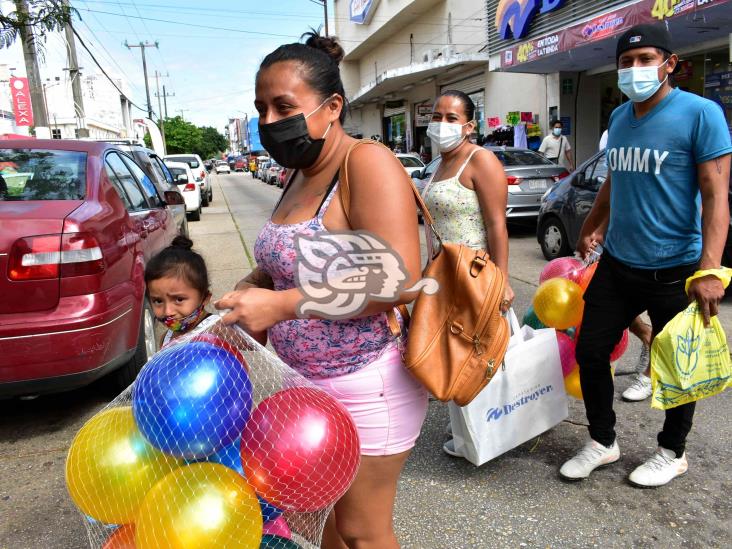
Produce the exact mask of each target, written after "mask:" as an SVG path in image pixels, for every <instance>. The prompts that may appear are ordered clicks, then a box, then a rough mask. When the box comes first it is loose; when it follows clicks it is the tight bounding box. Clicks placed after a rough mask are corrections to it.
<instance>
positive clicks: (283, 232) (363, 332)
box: [254, 179, 394, 378]
mask: <svg viewBox="0 0 732 549" xmlns="http://www.w3.org/2000/svg"><path fill="white" fill-rule="evenodd" d="M288 188H289V185H288V186H286V187H285V191H284V192H287V189H288ZM337 190H338V183H337V179H334V180H333V183H332V184H331V187H330V189H329V192H328V193H327V195H326V197H325V199H324V200H323V203H322V204H321V205H320V207H319V208H318V211H317V213H316V215H315V217H313V218H312V219H308V220H306V221H301V222H299V223H292V224H277V223H272V220H271V219H270V220H269V221H267V223H266V224H265V225H264V227H263V228H262V230H261V232H260V233H259V236H258V237H257V240H256V243H255V245H254V257H255V259H256V261H257V266H258V267H259V268H260V269H262V270H263V271H264V272H266V273H267V274H268V275H269V276H270V277H271V278H272V281H273V282H274V288H275V290H288V289H291V288H294V287H295V270H296V268H297V266H296V257H297V251H296V249H295V236H296V235H303V236H312V235H314V234H315V233H320V232H327V229H326V228H325V226H324V225H323V215H324V214H325V211H326V209H327V208H328V205H329V204H330V202H331V200H333V197H334V196H335V195H336V193H337ZM284 192H283V194H284ZM280 200H281V199H280ZM275 209H276V207H275ZM267 335H268V336H269V339H270V341H271V343H272V346H273V347H274V349H275V351H276V352H277V355H278V356H279V357H280V358H281V359H282V360H283V361H284V362H285V363H286V364H287V365H288V366H290V368H292V369H294V370H296V371H297V372H298V373H300V374H301V375H303V376H304V377H307V378H327V377H336V376H341V375H345V374H349V373H352V372H355V371H357V370H360V369H361V368H363V367H364V366H366V365H368V364H370V363H371V362H373V361H374V360H376V359H377V358H379V357H380V356H381V355H382V353H383V352H384V351H385V350H386V349H387V348H388V347H390V346H391V344H392V343H394V336H393V335H392V333H391V331H390V330H389V325H388V322H387V318H386V313H380V314H377V315H372V316H368V317H362V318H353V319H342V320H327V319H304V318H302V319H301V318H298V319H295V320H285V321H283V322H278V323H277V324H275V325H274V326H272V327H271V328H270V329H269V330H268V332H267Z"/></svg>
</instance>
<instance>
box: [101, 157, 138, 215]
mask: <svg viewBox="0 0 732 549" xmlns="http://www.w3.org/2000/svg"><path fill="white" fill-rule="evenodd" d="M105 168H106V170H107V175H108V176H109V179H110V180H112V183H113V184H114V185H115V187H116V188H117V192H119V191H120V188H121V189H123V190H124V194H125V195H127V200H126V201H125V200H124V198H123V199H122V200H123V202H125V206H126V207H127V209H128V210H130V211H138V210H144V209H145V208H147V202H146V201H145V195H143V194H142V189H141V188H140V186H139V185H138V184H137V181H136V180H135V177H134V176H133V175H132V172H131V171H130V169H129V168H128V167H127V164H125V162H124V161H123V160H122V158H121V157H120V156H119V155H118V154H117V153H109V154H108V155H107V158H106V159H105ZM114 180H116V184H115V181H114ZM121 194H122V193H120V195H121Z"/></svg>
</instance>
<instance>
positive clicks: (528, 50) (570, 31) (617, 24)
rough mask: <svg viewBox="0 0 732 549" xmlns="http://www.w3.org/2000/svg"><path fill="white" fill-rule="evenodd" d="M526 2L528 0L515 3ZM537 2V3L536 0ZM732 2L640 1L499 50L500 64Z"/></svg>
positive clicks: (533, 58)
mask: <svg viewBox="0 0 732 549" xmlns="http://www.w3.org/2000/svg"><path fill="white" fill-rule="evenodd" d="M518 3H520V4H521V5H529V4H528V3H527V2H523V1H522V2H518ZM537 3H540V2H537ZM726 3H732V0H696V3H695V2H693V1H687V0H639V1H638V2H637V3H635V4H630V5H628V6H626V7H625V8H622V9H617V10H614V11H612V12H609V13H604V14H602V15H600V16H598V17H595V18H594V19H591V20H590V21H586V22H584V23H579V24H577V25H574V26H570V27H569V28H567V29H564V30H562V31H559V32H556V33H554V34H548V35H546V36H542V37H540V38H536V39H533V40H528V41H526V42H523V43H521V44H518V45H517V46H513V47H511V48H509V49H507V50H505V51H503V52H501V66H502V67H511V66H514V65H519V64H521V63H528V62H530V61H536V60H537V59H541V58H542V57H544V56H547V55H552V54H555V53H560V52H566V51H570V50H573V49H575V48H581V47H582V46H585V45H587V44H590V43H592V42H596V41H598V40H602V39H606V38H609V37H612V36H617V35H618V34H620V33H622V32H623V31H625V30H626V29H629V28H630V27H632V26H634V25H639V24H641V23H656V22H657V21H658V20H659V19H661V20H663V19H665V18H668V17H676V16H679V15H682V16H686V15H688V12H690V11H693V12H699V11H702V10H704V9H706V8H708V7H711V6H716V5H721V4H726Z"/></svg>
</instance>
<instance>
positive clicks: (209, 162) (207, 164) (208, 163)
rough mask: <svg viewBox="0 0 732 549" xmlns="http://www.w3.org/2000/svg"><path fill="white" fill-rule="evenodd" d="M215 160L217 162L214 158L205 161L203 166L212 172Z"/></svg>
mask: <svg viewBox="0 0 732 549" xmlns="http://www.w3.org/2000/svg"><path fill="white" fill-rule="evenodd" d="M214 162H215V160H212V159H208V160H204V161H203V167H204V168H206V171H207V172H210V171H211V170H213V165H214Z"/></svg>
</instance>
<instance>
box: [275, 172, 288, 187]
mask: <svg viewBox="0 0 732 549" xmlns="http://www.w3.org/2000/svg"><path fill="white" fill-rule="evenodd" d="M285 183H287V168H282V169H281V170H280V173H279V175H278V176H277V186H278V187H279V188H280V189H284V188H285Z"/></svg>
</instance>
